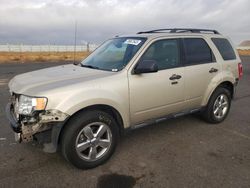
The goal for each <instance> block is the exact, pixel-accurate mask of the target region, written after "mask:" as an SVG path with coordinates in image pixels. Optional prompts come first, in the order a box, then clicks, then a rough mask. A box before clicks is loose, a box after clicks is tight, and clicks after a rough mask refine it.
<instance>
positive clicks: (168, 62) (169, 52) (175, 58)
mask: <svg viewBox="0 0 250 188" xmlns="http://www.w3.org/2000/svg"><path fill="white" fill-rule="evenodd" d="M143 60H154V61H156V62H157V65H158V69H159V70H164V69H170V68H174V67H177V66H179V64H180V52H179V46H178V40H177V39H166V40H159V41H156V42H154V43H153V44H151V46H149V48H148V49H147V50H146V52H145V53H144V54H143V55H142V57H141V61H143Z"/></svg>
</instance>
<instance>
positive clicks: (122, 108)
mask: <svg viewBox="0 0 250 188" xmlns="http://www.w3.org/2000/svg"><path fill="white" fill-rule="evenodd" d="M127 101H129V99H128V96H127V95H126V94H124V95H121V94H116V93H115V92H112V91H107V90H100V88H98V89H91V90H86V91H84V92H78V93H74V95H71V96H68V97H67V98H65V99H64V100H63V101H61V102H60V103H59V104H58V105H57V107H56V109H58V110H60V111H62V112H64V113H67V114H69V115H73V114H75V113H76V112H78V111H79V110H81V109H83V108H86V107H89V106H93V105H108V106H111V107H113V108H114V109H116V110H117V111H118V112H119V113H120V115H121V117H122V120H123V123H124V128H126V127H128V126H129V104H128V102H127Z"/></svg>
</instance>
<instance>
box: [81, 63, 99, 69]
mask: <svg viewBox="0 0 250 188" xmlns="http://www.w3.org/2000/svg"><path fill="white" fill-rule="evenodd" d="M81 67H87V68H91V69H100V68H99V67H96V66H92V65H83V64H81Z"/></svg>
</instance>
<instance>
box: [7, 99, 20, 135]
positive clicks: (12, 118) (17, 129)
mask: <svg viewBox="0 0 250 188" xmlns="http://www.w3.org/2000/svg"><path fill="white" fill-rule="evenodd" d="M5 112H6V117H7V119H8V120H9V122H10V126H11V128H12V129H13V131H14V132H16V133H21V126H22V125H21V124H20V123H19V122H18V120H17V118H16V117H15V114H14V107H13V105H12V103H8V104H7V105H6V108H5Z"/></svg>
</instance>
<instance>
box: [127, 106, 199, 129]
mask: <svg viewBox="0 0 250 188" xmlns="http://www.w3.org/2000/svg"><path fill="white" fill-rule="evenodd" d="M201 110H202V108H195V109H192V110H185V111H182V112H179V113H175V114H169V115H167V116H164V117H160V118H155V119H150V120H147V121H145V122H143V123H139V124H136V125H133V126H131V128H130V129H131V130H134V129H138V128H141V127H145V126H148V125H152V124H156V123H159V122H162V121H166V120H168V119H173V118H178V117H180V116H184V115H187V114H193V113H195V112H199V111H201Z"/></svg>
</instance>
